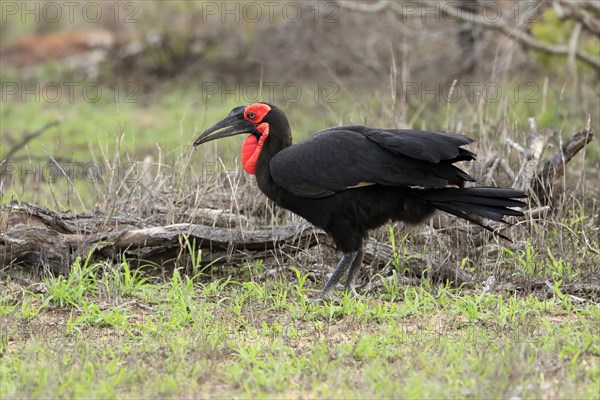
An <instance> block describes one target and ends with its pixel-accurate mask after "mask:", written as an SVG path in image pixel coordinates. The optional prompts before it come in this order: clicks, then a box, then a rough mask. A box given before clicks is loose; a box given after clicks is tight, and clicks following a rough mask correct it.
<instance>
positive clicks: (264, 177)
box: [254, 117, 292, 203]
mask: <svg viewBox="0 0 600 400" xmlns="http://www.w3.org/2000/svg"><path fill="white" fill-rule="evenodd" d="M284 118H285V117H284ZM266 129H267V130H268V137H267V138H266V139H265V140H264V142H263V145H262V148H261V150H260V154H259V155H258V158H257V160H256V167H255V172H254V173H255V175H256V183H257V184H258V187H259V188H260V190H261V191H262V192H263V193H264V194H266V195H267V197H269V198H270V199H271V200H273V201H275V202H276V203H278V198H279V197H280V196H281V192H282V191H283V189H282V188H281V187H280V186H279V185H277V184H276V183H275V182H274V181H273V178H272V177H271V170H270V168H269V163H270V161H271V159H272V158H273V157H274V156H275V155H276V154H277V153H279V152H280V151H281V150H283V149H285V148H287V147H289V146H291V145H292V134H291V130H290V126H289V124H288V122H287V120H285V119H284V120H282V121H274V122H269V123H268V126H267V127H266Z"/></svg>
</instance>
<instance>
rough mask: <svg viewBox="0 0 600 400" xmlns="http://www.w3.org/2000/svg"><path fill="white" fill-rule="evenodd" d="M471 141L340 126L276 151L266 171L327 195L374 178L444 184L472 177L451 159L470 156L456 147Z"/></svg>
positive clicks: (290, 185) (300, 189)
mask: <svg viewBox="0 0 600 400" xmlns="http://www.w3.org/2000/svg"><path fill="white" fill-rule="evenodd" d="M445 135H450V136H448V137H446V136H445ZM402 136H405V137H402ZM436 139H437V140H436ZM470 141H471V139H469V138H467V137H466V136H462V135H452V134H439V133H435V132H418V131H385V130H374V129H370V128H365V127H361V126H348V127H345V126H342V127H336V128H331V129H327V130H325V131H321V132H318V133H316V134H315V135H313V136H312V137H310V138H309V139H307V140H305V141H303V142H301V143H299V144H296V145H293V146H291V147H288V148H286V149H284V150H282V151H280V152H279V153H277V154H276V155H275V156H274V157H273V158H272V160H271V162H270V172H271V176H272V177H273V179H274V180H275V182H276V183H277V184H278V185H280V186H281V187H283V188H284V189H285V190H287V191H289V192H291V193H293V194H295V195H297V196H300V197H312V198H318V197H326V196H330V195H332V194H334V193H336V192H340V191H343V190H350V189H353V188H358V187H364V186H368V185H372V184H380V185H386V186H420V187H444V186H446V185H447V184H448V182H457V181H464V180H473V178H471V177H470V176H469V175H468V174H466V173H464V172H462V171H461V170H459V169H458V168H456V167H454V166H453V165H451V162H454V161H458V160H460V159H470V158H468V157H469V155H472V153H470V152H468V151H467V150H465V149H459V146H461V145H462V144H466V143H469V142H470ZM461 157H463V158H461ZM435 160H437V161H435ZM444 161H447V162H444Z"/></svg>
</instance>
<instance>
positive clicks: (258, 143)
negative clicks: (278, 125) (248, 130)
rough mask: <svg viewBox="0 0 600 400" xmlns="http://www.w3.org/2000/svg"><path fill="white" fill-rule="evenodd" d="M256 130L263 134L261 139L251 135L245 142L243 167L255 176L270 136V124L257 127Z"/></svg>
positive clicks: (243, 146)
mask: <svg viewBox="0 0 600 400" xmlns="http://www.w3.org/2000/svg"><path fill="white" fill-rule="evenodd" d="M256 130H257V131H259V132H260V133H261V136H260V139H257V138H256V136H254V135H250V136H248V137H247V138H246V140H244V144H243V145H242V166H243V167H244V170H245V171H246V172H247V173H249V174H252V175H254V171H255V169H256V161H257V160H258V156H259V155H260V151H261V149H262V147H263V144H264V143H265V139H266V138H267V136H269V124H267V123H262V124H260V125H258V126H257V127H256Z"/></svg>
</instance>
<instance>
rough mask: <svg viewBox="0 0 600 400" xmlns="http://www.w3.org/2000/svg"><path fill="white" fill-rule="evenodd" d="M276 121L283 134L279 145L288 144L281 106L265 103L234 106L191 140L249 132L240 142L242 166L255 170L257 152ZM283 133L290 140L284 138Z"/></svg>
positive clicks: (195, 144)
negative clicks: (241, 144)
mask: <svg viewBox="0 0 600 400" xmlns="http://www.w3.org/2000/svg"><path fill="white" fill-rule="evenodd" d="M277 123H280V124H283V125H282V126H281V129H280V132H279V131H278V134H279V135H281V136H282V137H283V138H284V141H283V143H284V145H283V146H282V147H285V146H289V145H290V144H291V136H290V133H289V125H288V122H287V119H286V118H285V115H283V112H281V110H279V109H278V108H276V107H275V106H273V105H270V104H267V103H254V104H251V105H249V106H240V107H235V108H234V109H233V110H231V112H230V113H229V114H228V115H227V116H226V117H225V118H223V119H222V120H221V121H219V122H217V123H216V124H214V125H213V126H211V127H210V128H208V129H207V130H205V131H204V132H202V134H200V136H198V138H197V139H196V141H195V142H194V147H196V146H199V145H201V144H204V143H206V142H210V141H212V140H216V139H221V138H225V137H228V136H233V135H239V134H242V133H247V134H249V135H248V137H247V138H246V140H245V141H244V144H243V146H242V166H243V167H244V169H245V170H246V172H248V173H250V174H254V172H255V168H256V162H257V160H258V156H259V155H260V154H261V151H262V149H263V146H264V144H265V142H266V141H267V138H268V137H269V130H270V129H269V128H270V127H271V125H272V124H277ZM273 136H277V134H276V135H273ZM286 137H288V138H289V140H285V139H286ZM278 150H280V149H277V151H278Z"/></svg>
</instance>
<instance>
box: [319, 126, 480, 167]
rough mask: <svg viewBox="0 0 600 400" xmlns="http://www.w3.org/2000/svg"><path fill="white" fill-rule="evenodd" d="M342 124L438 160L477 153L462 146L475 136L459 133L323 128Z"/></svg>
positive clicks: (390, 146)
mask: <svg viewBox="0 0 600 400" xmlns="http://www.w3.org/2000/svg"><path fill="white" fill-rule="evenodd" d="M339 128H345V129H347V130H352V131H354V132H359V133H361V134H362V135H364V136H365V137H367V138H368V139H369V140H371V141H373V142H375V143H377V144H378V145H379V146H381V147H383V148H385V149H388V150H390V151H391V152H393V153H396V154H402V155H405V156H407V157H410V158H414V159H417V160H423V161H428V162H430V163H434V164H437V163H439V162H443V161H448V162H456V161H465V160H474V159H475V154H474V153H472V152H470V151H469V150H467V149H463V148H461V146H464V145H467V144H469V143H473V142H474V140H473V139H471V138H470V137H468V136H465V135H460V134H458V133H448V132H435V131H418V130H413V129H377V128H369V127H365V126H360V125H355V126H343V127H335V128H329V129H326V130H325V131H322V132H327V131H330V130H335V129H339Z"/></svg>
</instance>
